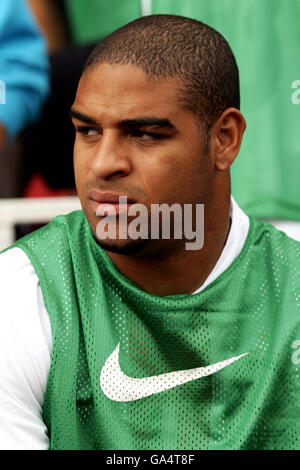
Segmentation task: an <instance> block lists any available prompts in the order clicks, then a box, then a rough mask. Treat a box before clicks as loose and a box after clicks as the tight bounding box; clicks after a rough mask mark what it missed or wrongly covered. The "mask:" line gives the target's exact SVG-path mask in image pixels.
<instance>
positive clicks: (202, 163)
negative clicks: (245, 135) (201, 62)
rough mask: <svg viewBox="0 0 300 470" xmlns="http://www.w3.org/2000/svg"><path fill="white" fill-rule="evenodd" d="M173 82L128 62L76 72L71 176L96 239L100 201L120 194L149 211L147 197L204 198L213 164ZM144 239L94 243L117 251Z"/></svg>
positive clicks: (151, 200) (135, 248)
mask: <svg viewBox="0 0 300 470" xmlns="http://www.w3.org/2000/svg"><path fill="white" fill-rule="evenodd" d="M179 87H180V83H179V82H178V81H176V80H167V79H160V80H152V79H151V78H149V77H148V76H147V75H146V74H145V73H144V72H143V71H142V69H140V68H137V67H135V66H132V65H121V66H111V65H109V64H101V65H99V66H98V67H96V68H95V69H88V70H87V71H86V72H85V73H84V74H83V76H82V77H81V80H80V83H79V86H78V90H77V94H76V98H75V102H74V104H73V107H72V119H73V123H74V125H75V128H76V139H75V146H74V168H75V180H76V187H77V191H78V195H79V198H80V201H81V205H82V208H83V210H84V212H85V215H86V217H87V219H88V222H89V224H90V226H91V228H92V230H93V233H94V235H95V236H96V238H98V237H97V235H96V233H97V230H96V227H97V223H98V222H99V220H100V219H101V216H99V215H96V211H97V210H99V203H100V202H101V201H102V204H103V203H105V202H114V197H113V196H127V199H128V202H129V203H131V202H132V203H140V204H143V205H144V206H145V207H147V209H148V211H149V213H150V210H151V205H152V204H162V203H167V204H168V205H170V206H171V205H172V204H174V203H179V204H180V205H182V206H183V204H196V203H199V204H200V203H203V204H205V203H206V201H207V199H208V195H209V191H210V188H211V186H212V184H213V177H214V165H213V163H212V161H211V159H210V156H209V155H207V154H205V151H204V149H205V142H204V139H203V137H202V136H201V132H200V126H199V121H198V119H197V116H196V115H195V114H193V113H191V112H190V111H187V110H185V109H183V107H182V105H180V102H179V98H178V89H179ZM102 207H104V206H102ZM114 207H116V208H117V211H118V209H120V208H121V206H119V207H118V206H117V205H116V204H115V205H114ZM124 207H125V206H124ZM124 207H123V208H124ZM121 209H122V208H121ZM127 209H128V206H127ZM97 213H98V212H97ZM118 220H119V216H118V215H117V223H118ZM149 243H154V242H153V241H148V242H146V241H145V240H144V241H143V242H141V240H132V239H131V238H130V237H129V236H127V237H126V238H124V239H120V238H117V239H106V240H102V241H101V242H99V244H100V245H101V246H102V247H103V248H104V249H106V250H108V251H117V252H119V253H124V254H125V253H126V252H130V251H131V252H132V253H134V252H135V251H138V250H141V249H143V248H144V247H145V246H146V245H147V244H149ZM156 243H157V242H156ZM164 243H165V246H166V247H167V244H166V243H167V242H166V240H164ZM178 243H179V241H178ZM181 243H182V241H181Z"/></svg>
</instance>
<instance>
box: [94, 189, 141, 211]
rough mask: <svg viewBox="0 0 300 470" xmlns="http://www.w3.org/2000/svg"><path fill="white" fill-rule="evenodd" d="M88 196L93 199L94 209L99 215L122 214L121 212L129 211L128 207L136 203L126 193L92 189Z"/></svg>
mask: <svg viewBox="0 0 300 470" xmlns="http://www.w3.org/2000/svg"><path fill="white" fill-rule="evenodd" d="M88 198H89V199H90V200H91V202H92V207H93V210H94V212H95V213H96V215H97V216H102V215H107V216H109V215H115V214H120V212H125V211H126V212H127V209H128V207H129V206H130V205H131V204H134V203H135V201H133V200H132V199H129V198H128V197H127V195H126V194H117V193H112V192H101V191H96V190H93V191H90V192H89V193H88ZM120 198H121V199H120Z"/></svg>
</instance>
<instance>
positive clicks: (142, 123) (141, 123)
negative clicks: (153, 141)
mask: <svg viewBox="0 0 300 470" xmlns="http://www.w3.org/2000/svg"><path fill="white" fill-rule="evenodd" d="M120 126H122V127H157V128H159V129H161V128H167V129H176V128H175V126H174V125H173V124H172V123H171V122H170V121H169V119H161V118H156V117H140V118H136V119H123V120H122V121H120Z"/></svg>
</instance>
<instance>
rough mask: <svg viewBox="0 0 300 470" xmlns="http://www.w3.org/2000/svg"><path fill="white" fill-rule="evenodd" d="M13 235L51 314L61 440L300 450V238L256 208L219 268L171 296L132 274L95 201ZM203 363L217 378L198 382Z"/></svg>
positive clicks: (55, 420) (48, 401)
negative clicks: (150, 289)
mask: <svg viewBox="0 0 300 470" xmlns="http://www.w3.org/2000/svg"><path fill="white" fill-rule="evenodd" d="M13 246H18V247H20V248H22V249H23V250H24V251H25V252H26V254H27V255H28V257H29V258H30V260H31V262H32V264H33V266H34V268H35V270H36V272H37V275H38V277H39V279H40V284H41V288H42V293H43V298H44V301H45V305H46V308H47V311H48V313H49V315H50V319H51V326H52V334H53V351H52V359H51V367H50V373H49V377H48V384H47V390H46V396H45V402H44V420H45V422H46V424H47V427H48V431H49V436H50V442H51V448H52V449H108V450H109V449H114V450H117V449H123V450H125V449H152V450H153V449H156V450H159V449H163V450H168V449H171V450H174V449H187V450H188V449H193V450H196V449H210V450H217V449H299V448H300V425H299V422H300V400H299V396H300V394H299V392H300V388H299V384H300V381H299V362H300V348H299V346H298V350H299V354H297V350H296V349H295V344H297V342H295V341H296V340H300V315H299V310H300V307H299V303H300V294H299V271H300V269H299V268H300V259H299V257H300V244H298V243H297V242H294V241H292V240H290V239H289V238H287V237H286V236H285V235H284V234H283V233H281V232H278V231H276V230H275V229H273V228H272V227H271V226H269V225H267V224H265V223H263V222H258V221H255V220H254V219H251V220H250V229H249V234H248V238H247V240H246V243H245V245H244V247H243V250H242V252H241V253H240V255H239V256H238V258H237V259H236V260H235V261H234V262H233V263H232V264H231V266H230V267H229V268H228V269H227V270H226V271H225V272H224V273H223V274H222V275H221V276H219V278H217V279H216V280H215V281H214V282H213V283H212V284H210V285H209V286H208V287H207V288H206V289H204V291H202V292H200V293H198V294H195V295H188V294H186V295H185V294H184V295H173V296H166V297H158V296H154V295H151V294H148V293H146V292H144V291H143V290H141V289H140V288H138V287H137V286H136V285H135V284H134V283H133V282H131V281H130V280H128V279H127V278H126V277H125V276H123V275H122V274H121V273H120V271H119V270H118V269H117V268H116V266H115V265H114V263H113V262H112V261H111V260H110V258H109V257H108V256H107V254H106V253H105V252H104V251H103V250H102V249H101V248H100V247H99V246H98V245H97V243H96V241H95V239H94V238H93V235H92V232H91V229H90V227H89V225H88V223H87V220H86V218H85V216H84V214H83V212H82V211H76V212H72V213H71V214H69V215H67V216H59V217H56V218H55V219H53V221H52V222H51V223H50V224H48V225H46V226H45V227H43V228H41V229H39V230H38V231H36V232H34V233H32V234H29V235H27V236H26V237H24V238H22V239H21V240H19V241H18V242H16V243H15V244H14V245H13ZM118 348H119V353H118ZM112 353H114V354H112ZM243 354H244V355H243ZM241 355H243V356H241ZM239 356H241V357H239ZM113 357H114V360H113ZM238 357H239V358H238ZM237 358H238V359H237ZM227 360H228V361H227ZM230 360H231V361H230ZM224 361H227V362H224ZM219 363H222V369H218V364H219ZM104 366H105V367H104ZM196 368H204V369H201V371H206V375H205V374H204V372H203V374H202V372H201V374H202V375H203V376H201V377H200V378H196V379H195V378H194V379H191V380H189V381H188V379H187V377H188V376H189V374H190V373H193V369H196ZM191 370H192V371H191ZM103 371H104V372H103ZM101 372H102V379H103V383H104V382H105V387H103V383H102V386H101V384H100V375H101ZM170 373H173V375H170ZM162 374H165V375H162ZM184 374H185V375H184ZM182 376H184V377H185V379H183V382H182V383H179V382H178V380H179V378H180V377H182ZM146 378H148V380H145V379H146ZM102 379H101V380H102ZM134 379H135V380H134ZM118 380H119V382H118ZM128 384H129V389H130V390H129V391H128ZM161 385H162V387H163V389H161V388H159V387H161ZM156 387H157V388H156ZM103 389H105V390H103ZM142 390H144V392H143V393H146V396H142V397H141V396H140V395H141V393H142V392H141V391H142ZM145 390H146V392H145ZM130 393H132V394H133V395H131V394H130Z"/></svg>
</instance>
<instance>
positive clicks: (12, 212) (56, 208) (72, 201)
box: [0, 196, 81, 250]
mask: <svg viewBox="0 0 300 470" xmlns="http://www.w3.org/2000/svg"><path fill="white" fill-rule="evenodd" d="M77 209H81V205H80V202H79V198H78V197H76V196H70V197H69V196H68V197H37V198H16V199H0V250H4V248H7V247H8V246H10V245H11V244H12V243H13V242H14V241H15V226H16V225H17V224H43V223H47V222H50V220H51V219H53V217H55V216H57V215H64V214H68V213H69V212H72V211H75V210H77Z"/></svg>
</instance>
